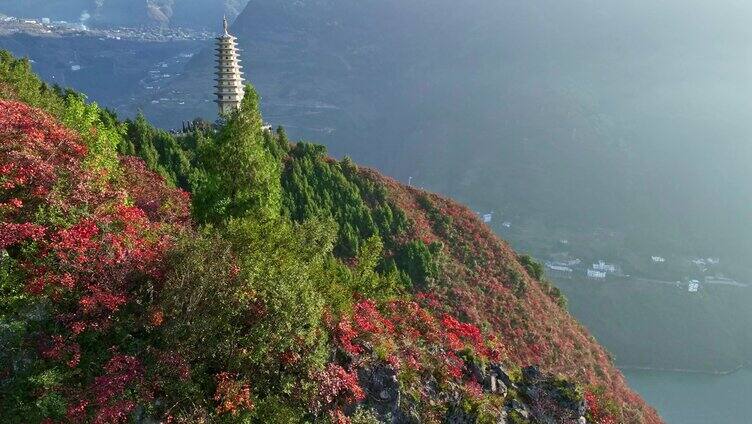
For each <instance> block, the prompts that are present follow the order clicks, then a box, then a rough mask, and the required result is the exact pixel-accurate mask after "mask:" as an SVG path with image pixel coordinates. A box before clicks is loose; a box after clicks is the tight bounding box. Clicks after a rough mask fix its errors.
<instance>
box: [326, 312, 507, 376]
mask: <svg viewBox="0 0 752 424" xmlns="http://www.w3.org/2000/svg"><path fill="white" fill-rule="evenodd" d="M383 309H384V312H383V313H382V312H380V311H379V310H378V308H377V307H376V303H375V302H373V301H372V300H363V301H360V302H358V303H357V304H356V305H355V308H354V312H353V315H352V316H351V317H344V318H343V319H342V320H340V321H339V322H338V323H336V325H335V327H334V333H335V335H336V338H335V339H336V342H337V344H338V346H339V347H340V348H341V349H342V350H343V351H344V352H345V353H347V354H349V355H350V356H351V357H352V358H353V359H354V360H355V361H356V363H357V362H358V361H361V360H367V359H368V355H369V354H370V352H372V351H373V349H375V348H376V346H379V345H382V346H387V347H388V348H389V349H390V353H389V356H388V357H387V362H389V363H390V364H391V365H392V366H393V367H394V368H395V369H399V368H400V367H401V366H402V365H403V364H406V365H407V366H408V367H410V368H412V369H415V370H419V369H421V368H423V367H427V366H429V364H435V365H436V368H438V369H440V370H442V371H443V374H444V376H445V378H448V379H454V380H461V379H462V378H463V377H464V375H465V362H464V361H463V360H462V359H461V358H460V357H459V356H458V353H460V352H461V351H463V350H464V349H467V348H471V349H472V350H473V352H474V353H475V355H476V356H477V357H479V358H486V359H489V360H494V361H496V360H499V359H500V351H501V346H500V344H499V343H498V342H497V341H496V339H495V338H489V339H485V338H484V337H483V335H482V334H481V331H480V330H479V329H478V328H477V327H476V326H475V325H472V324H467V323H462V322H460V321H458V320H457V319H456V318H454V317H452V316H451V315H448V314H443V315H442V316H441V318H437V317H435V316H434V315H433V314H432V313H431V312H429V311H428V310H426V309H424V308H422V307H421V306H420V305H418V304H417V303H415V302H407V301H391V302H388V303H387V304H385V305H384V308H383Z"/></svg>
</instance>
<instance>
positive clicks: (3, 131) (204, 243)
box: [0, 53, 661, 424]
mask: <svg viewBox="0 0 752 424" xmlns="http://www.w3.org/2000/svg"><path fill="white" fill-rule="evenodd" d="M0 59H2V60H1V61H0V97H3V98H6V99H13V100H3V101H0V140H2V147H1V148H0V182H1V183H2V185H0V218H2V219H1V221H0V249H2V254H3V255H2V261H1V262H0V290H1V292H0V293H2V296H0V341H2V343H3V346H4V347H5V348H4V349H3V350H2V351H0V372H2V375H3V376H4V378H3V379H2V380H1V381H0V411H1V412H0V414H2V415H1V416H2V419H3V422H9V423H21V422H24V423H26V422H35V423H36V422H44V423H46V424H47V423H55V422H71V423H74V422H75V423H79V422H95V423H122V422H127V421H128V420H132V421H136V422H139V423H142V422H143V423H145V422H153V420H160V421H164V422H186V423H188V422H191V423H195V422H220V423H221V422H260V423H261V422H335V423H347V422H352V423H376V422H399V423H413V422H450V423H456V422H489V423H490V422H494V423H498V422H503V423H507V422H509V423H526V422H529V423H553V422H555V423H581V422H582V420H583V419H585V420H586V421H587V422H592V423H601V424H605V423H616V422H618V423H659V422H661V420H660V418H659V417H658V416H657V414H656V413H655V411H654V410H652V409H651V408H650V407H648V406H647V405H645V404H644V402H643V401H642V400H641V399H640V398H639V397H638V396H637V395H636V394H634V393H633V392H632V391H630V390H629V388H628V387H627V386H626V384H625V382H624V379H623V378H622V376H621V375H620V374H619V372H618V371H617V370H616V369H615V368H614V367H613V365H612V364H611V361H610V360H609V358H608V355H607V353H606V352H605V351H604V350H603V349H602V348H601V347H600V346H599V345H598V344H597V343H596V342H595V341H594V340H593V339H592V337H591V336H589V335H588V333H587V331H586V330H584V329H583V328H582V327H581V326H579V325H578V324H577V323H576V322H575V321H574V320H573V319H572V318H571V316H569V314H568V313H567V312H566V310H565V309H564V307H563V305H564V303H565V302H564V301H563V299H562V298H561V297H560V295H559V294H558V291H557V290H556V289H555V288H553V287H551V286H550V285H549V284H548V283H545V282H543V281H540V277H541V271H540V265H538V264H536V263H535V262H533V261H531V260H530V259H529V258H526V257H518V256H517V255H516V254H515V253H514V252H513V251H512V250H511V249H510V248H509V247H508V246H507V245H506V244H505V243H504V242H503V241H501V240H499V239H498V238H497V237H496V236H495V235H493V234H492V232H491V231H490V230H489V229H488V228H487V227H486V226H484V224H482V223H481V222H480V221H479V220H478V218H477V217H476V216H475V215H474V214H473V213H472V212H471V211H470V210H468V209H466V208H464V207H463V206H461V205H459V204H457V203H455V202H453V201H451V200H448V199H446V198H442V197H440V196H437V195H433V194H430V193H427V192H425V191H422V190H416V189H413V188H410V187H405V186H403V185H401V184H399V183H397V182H396V181H394V180H392V179H389V178H386V177H383V176H382V175H380V174H379V173H378V172H376V171H373V170H370V169H366V168H360V167H358V166H357V165H355V164H354V163H353V162H352V161H350V160H349V159H345V160H343V161H336V160H333V159H331V158H329V157H327V155H326V152H325V149H324V148H323V147H322V146H317V145H313V144H308V143H302V142H301V143H295V144H291V143H290V142H289V141H288V140H287V137H286V135H285V133H284V130H282V129H279V130H278V131H277V132H276V133H270V132H268V131H265V130H263V129H262V120H261V116H260V114H259V109H258V107H259V105H258V97H257V96H256V94H255V92H254V91H253V89H252V88H250V87H249V88H248V89H247V91H246V98H245V100H244V102H243V106H242V108H241V110H240V111H238V112H237V113H233V114H232V115H231V116H228V117H227V119H226V121H225V122H223V123H222V124H221V125H219V126H217V127H214V128H211V127H209V126H203V127H201V126H199V127H198V129H197V130H196V131H195V132H194V133H192V134H187V135H183V136H181V137H172V136H170V135H169V134H167V133H165V132H162V131H159V130H156V129H154V128H152V127H150V126H149V125H148V124H147V123H146V122H145V120H143V119H142V118H140V119H138V120H136V121H135V122H125V123H121V122H118V121H117V120H116V119H115V117H114V116H112V115H111V114H109V113H107V112H106V111H102V110H99V109H98V108H97V106H96V105H92V104H86V103H85V102H83V100H82V99H81V97H80V96H79V95H76V94H75V93H71V92H64V91H61V90H53V89H51V88H49V87H47V86H46V85H44V84H42V83H41V82H40V81H39V80H38V79H37V78H36V77H35V76H33V75H32V74H31V73H30V70H29V65H28V63H27V62H25V61H22V60H15V59H13V58H12V57H10V56H9V55H7V54H6V53H3V54H2V55H0ZM29 104H31V105H34V106H36V107H38V108H35V107H31V106H29ZM39 108H43V109H45V110H46V111H47V112H44V111H42V110H41V109H39ZM58 120H59V121H58ZM118 152H119V154H118ZM133 154H137V155H139V156H141V157H143V158H144V159H145V162H144V161H143V160H141V159H138V158H136V157H134V156H131V155H133ZM150 168H151V169H150ZM165 177H167V178H168V179H165ZM174 184H178V185H182V186H184V187H185V188H187V189H189V190H190V191H191V195H189V194H188V193H187V192H185V191H183V190H181V189H178V188H175V187H174Z"/></svg>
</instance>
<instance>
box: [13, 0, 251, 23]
mask: <svg viewBox="0 0 752 424" xmlns="http://www.w3.org/2000/svg"><path fill="white" fill-rule="evenodd" d="M246 3H248V0H0V13H4V14H8V15H13V16H23V17H49V18H52V19H61V20H66V21H69V22H82V23H87V24H106V25H161V24H171V25H178V26H187V27H194V28H208V27H216V25H217V21H218V20H221V19H222V16H223V15H227V16H228V17H229V18H234V17H235V16H237V15H238V14H239V13H240V11H241V10H243V7H245V4H246Z"/></svg>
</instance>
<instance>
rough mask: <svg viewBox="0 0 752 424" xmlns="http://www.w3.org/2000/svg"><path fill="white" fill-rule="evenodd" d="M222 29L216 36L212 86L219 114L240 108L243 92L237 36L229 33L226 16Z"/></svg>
mask: <svg viewBox="0 0 752 424" xmlns="http://www.w3.org/2000/svg"><path fill="white" fill-rule="evenodd" d="M222 29H223V34H222V35H221V36H219V37H217V48H216V52H217V78H216V79H215V81H216V82H217V85H215V86H214V88H216V92H215V95H216V96H217V99H216V100H215V102H216V103H217V106H218V107H219V114H220V115H224V114H227V113H230V112H232V111H233V110H236V109H238V108H240V102H241V101H242V100H243V94H244V91H243V90H244V88H243V72H242V71H241V69H243V67H242V66H240V55H239V49H238V46H237V38H236V37H235V36H233V35H232V34H230V33H229V31H228V25H227V17H226V16H225V17H224V18H223V19H222Z"/></svg>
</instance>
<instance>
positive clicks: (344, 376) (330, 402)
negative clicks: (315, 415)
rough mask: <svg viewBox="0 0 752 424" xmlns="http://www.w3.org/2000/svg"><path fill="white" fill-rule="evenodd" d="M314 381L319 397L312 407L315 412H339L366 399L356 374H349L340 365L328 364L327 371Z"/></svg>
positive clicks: (314, 400) (315, 376)
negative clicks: (340, 409) (344, 407)
mask: <svg viewBox="0 0 752 424" xmlns="http://www.w3.org/2000/svg"><path fill="white" fill-rule="evenodd" d="M313 380H314V382H315V383H316V386H317V396H316V397H315V398H314V399H313V400H312V404H311V405H310V407H311V409H312V410H314V411H317V412H322V411H324V410H338V409H339V408H341V407H343V406H346V405H351V404H354V403H357V402H360V401H362V400H363V399H365V396H366V395H365V392H363V389H362V388H361V387H360V385H359V384H358V376H357V375H356V373H355V372H354V371H353V372H347V371H346V370H345V369H344V368H342V367H341V366H339V365H336V364H328V365H327V367H326V369H325V370H323V371H320V372H317V373H316V374H315V375H314V376H313Z"/></svg>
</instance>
